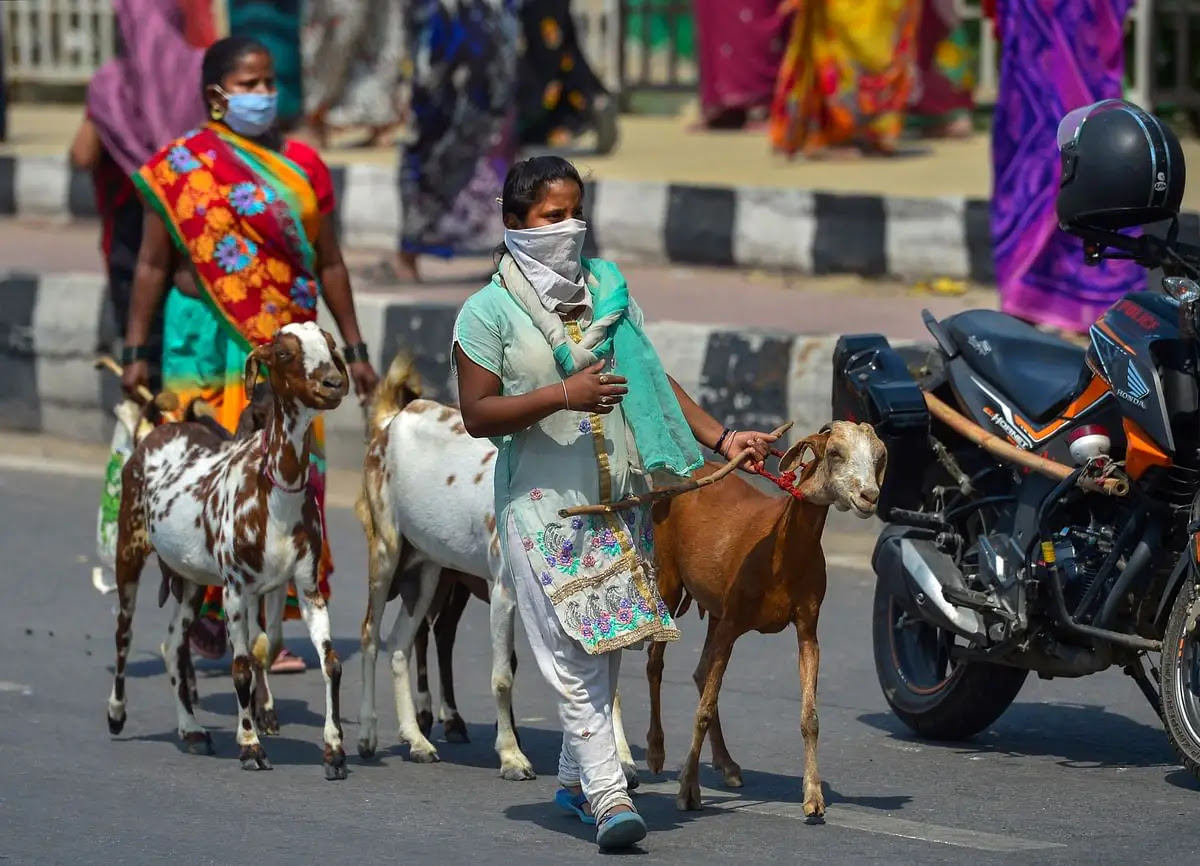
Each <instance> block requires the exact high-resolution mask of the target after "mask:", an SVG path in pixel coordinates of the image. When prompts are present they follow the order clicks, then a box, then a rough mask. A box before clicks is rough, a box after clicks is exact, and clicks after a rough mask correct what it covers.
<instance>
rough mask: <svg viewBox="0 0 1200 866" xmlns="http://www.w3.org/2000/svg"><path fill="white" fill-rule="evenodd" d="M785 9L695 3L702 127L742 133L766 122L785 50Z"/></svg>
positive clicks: (760, 1)
mask: <svg viewBox="0 0 1200 866" xmlns="http://www.w3.org/2000/svg"><path fill="white" fill-rule="evenodd" d="M788 5H789V4H787V3H781V2H780V0H694V6H695V10H696V32H697V36H698V41H699V61H700V108H701V111H702V112H703V122H704V125H705V126H707V127H709V128H710V129H740V128H742V127H744V126H745V125H746V124H747V122H751V123H754V122H762V121H764V120H765V119H766V114H767V112H768V110H769V109H770V107H771V98H772V95H773V94H774V91H775V79H776V77H777V76H778V75H779V63H780V61H781V60H782V58H783V50H784V48H785V47H786V45H787V35H788V27H789V25H790V24H791V19H792V12H791V10H790V9H789V8H787V7H788Z"/></svg>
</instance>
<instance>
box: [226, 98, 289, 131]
mask: <svg viewBox="0 0 1200 866" xmlns="http://www.w3.org/2000/svg"><path fill="white" fill-rule="evenodd" d="M221 92H222V93H223V94H224V96H225V99H226V101H227V102H228V107H227V108H226V109H225V123H226V125H228V127H229V128H230V129H232V130H233V131H234V132H236V133H237V134H238V135H245V136H248V137H249V138H255V137H257V136H259V135H262V134H263V133H264V132H267V131H268V130H269V129H271V127H273V126H274V125H275V114H276V109H277V100H276V94H274V93H225V92H224V91H221Z"/></svg>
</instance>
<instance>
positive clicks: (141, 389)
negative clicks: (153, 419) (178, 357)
mask: <svg viewBox="0 0 1200 866" xmlns="http://www.w3.org/2000/svg"><path fill="white" fill-rule="evenodd" d="M92 366H93V367H95V368H96V369H97V370H100V369H104V370H108V371H109V372H110V373H112V374H113V375H114V376H116V377H117V378H118V379H119V378H121V376H123V375H125V368H124V367H122V366H121V365H120V364H118V363H117V362H116V361H115V360H114V359H113V357H112V355H101V356H100V357H99V358H97V359H96V360H95V361H94V362H93V363H92ZM137 395H138V397H139V398H141V401H142V402H143V403H153V404H154V405H155V406H157V407H158V408H159V409H161V410H163V411H164V412H173V411H174V410H176V409H178V408H179V397H178V396H176V395H175V394H174V393H173V392H171V391H163V392H162V393H161V394H159V395H158V396H157V397H155V396H154V394H152V393H151V392H150V389H149V388H147V387H146V386H145V385H138V386H137Z"/></svg>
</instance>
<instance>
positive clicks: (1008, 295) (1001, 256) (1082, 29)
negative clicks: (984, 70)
mask: <svg viewBox="0 0 1200 866" xmlns="http://www.w3.org/2000/svg"><path fill="white" fill-rule="evenodd" d="M1133 2H1134V0H998V2H997V3H996V13H995V19H996V30H997V34H998V36H999V38H1000V45H1001V48H1000V88H999V95H998V97H997V100H996V109H995V115H994V121H993V125H992V165H993V192H992V202H991V222H992V244H993V248H994V255H995V261H996V281H997V283H998V285H999V289H1000V303H1001V309H1002V310H1003V311H1004V312H1006V313H1011V314H1012V315H1015V316H1019V317H1020V318H1022V319H1025V320H1027V321H1030V322H1033V323H1034V324H1038V325H1048V326H1051V327H1055V328H1060V329H1062V330H1064V331H1071V332H1076V333H1083V332H1086V331H1087V329H1088V328H1089V327H1090V326H1091V325H1092V323H1093V322H1094V321H1095V320H1096V318H1097V317H1098V316H1100V314H1101V313H1103V312H1104V311H1105V310H1107V309H1108V307H1110V306H1111V305H1112V304H1113V303H1114V302H1115V301H1116V300H1117V299H1118V298H1119V297H1120V296H1121V295H1122V294H1124V293H1126V292H1131V291H1138V290H1141V289H1143V288H1144V287H1145V283H1146V276H1145V272H1144V271H1143V270H1142V269H1141V268H1139V267H1137V266H1136V265H1133V264H1131V263H1129V262H1105V263H1104V264H1102V265H1101V266H1099V267H1085V266H1084V264H1083V243H1082V241H1080V240H1079V239H1078V238H1074V237H1071V236H1070V235H1068V234H1066V233H1065V232H1063V231H1061V230H1060V229H1059V228H1058V223H1057V221H1056V218H1055V214H1054V199H1055V194H1056V192H1057V190H1058V182H1059V172H1060V167H1059V155H1058V146H1057V137H1056V133H1057V131H1058V123H1059V121H1060V120H1062V118H1063V116H1064V115H1066V114H1067V112H1069V111H1071V110H1072V109H1075V108H1079V107H1080V106H1085V105H1090V104H1092V103H1094V102H1098V101H1100V100H1102V99H1111V98H1120V97H1121V95H1122V91H1121V75H1122V72H1123V71H1124V67H1125V56H1124V44H1123V38H1122V31H1123V27H1124V23H1125V16H1126V15H1127V13H1128V12H1129V10H1130V8H1131V7H1132V6H1133Z"/></svg>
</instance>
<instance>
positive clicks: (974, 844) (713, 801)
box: [638, 781, 1067, 853]
mask: <svg viewBox="0 0 1200 866" xmlns="http://www.w3.org/2000/svg"><path fill="white" fill-rule="evenodd" d="M677 790H678V786H677V784H676V783H675V782H673V781H672V782H653V783H650V784H647V783H645V782H643V783H642V784H641V785H640V786H639V787H638V792H639V793H640V792H642V791H654V792H656V793H657V792H660V791H661V792H662V793H670V794H674V793H675V792H676V791H677ZM700 795H701V796H702V797H703V798H704V807H705V808H709V809H722V810H725V811H729V812H749V813H751V814H754V815H766V816H769V817H772V818H789V819H791V820H795V821H803V820H805V817H804V807H803V806H801V805H800V804H799V803H779V802H774V801H765V800H751V799H747V798H744V797H741V796H738V795H736V794H730V793H728V792H727V791H714V790H711V789H709V788H701V789H700ZM825 823H826V824H827V825H828V826H830V827H842V828H844V829H846V830H858V831H860V832H863V833H876V834H878V835H881V836H895V837H897V838H900V839H912V840H914V841H917V842H929V843H931V844H935V845H952V846H954V847H956V848H971V849H974V850H976V851H993V852H999V853H1020V852H1025V851H1045V850H1048V849H1052V848H1065V847H1067V846H1066V845H1065V844H1064V843H1062V842H1042V841H1040V840H1037V839H1025V838H1022V837H1020V836H1009V835H1001V834H999V833H985V832H983V831H982V830H967V829H963V828H959V827H942V826H939V825H937V824H926V823H924V822H922V821H909V820H907V819H905V818H893V817H891V816H890V815H880V814H876V813H874V812H868V811H866V810H863V809H857V808H854V807H847V806H841V805H838V804H836V803H835V804H833V805H832V806H830V807H829V809H828V810H827V811H826V813H825Z"/></svg>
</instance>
